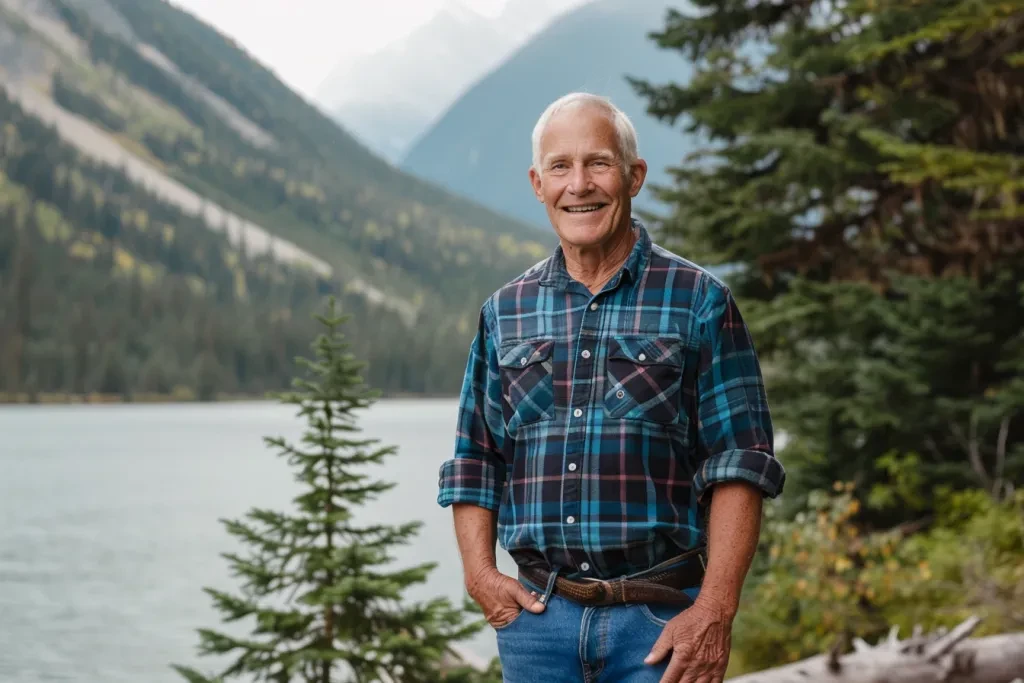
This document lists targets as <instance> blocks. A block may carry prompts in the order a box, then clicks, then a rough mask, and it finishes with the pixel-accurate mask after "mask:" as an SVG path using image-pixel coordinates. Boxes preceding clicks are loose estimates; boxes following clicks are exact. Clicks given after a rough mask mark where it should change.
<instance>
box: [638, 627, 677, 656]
mask: <svg viewBox="0 0 1024 683" xmlns="http://www.w3.org/2000/svg"><path fill="white" fill-rule="evenodd" d="M671 650H672V640H671V639H670V638H669V637H668V636H667V635H666V631H662V632H661V635H660V636H659V637H658V640H656V641H655V643H654V647H652V648H651V651H650V653H648V655H647V657H646V658H645V659H644V664H657V663H658V662H660V661H661V660H662V659H664V658H665V655H667V654H668V653H669V651H671Z"/></svg>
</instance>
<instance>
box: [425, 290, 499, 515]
mask: <svg viewBox="0 0 1024 683" xmlns="http://www.w3.org/2000/svg"><path fill="white" fill-rule="evenodd" d="M492 330H493V319H492V315H491V309H490V301H488V303H487V304H485V305H484V306H483V308H481V310H480V319H479V323H478V325H477V331H476V336H475V337H474V339H473V343H472V344H471V345H470V349H469V359H468V360H467V362H466V374H465V376H464V378H463V382H462V393H461V395H460V397H459V412H458V422H457V424H456V433H455V454H454V456H453V457H452V458H450V459H449V460H446V461H445V462H444V463H443V464H442V465H441V470H440V478H439V481H438V487H439V491H438V495H437V502H438V504H439V505H440V506H441V507H447V506H449V505H452V504H453V503H471V504H473V505H478V506H480V507H483V508H487V509H489V510H497V509H498V508H499V506H500V505H501V498H502V493H503V490H504V486H505V460H504V457H503V456H502V451H501V449H502V444H503V443H504V438H505V424H504V421H503V420H502V417H501V382H500V378H499V375H498V356H497V350H496V349H495V346H494V341H493V337H492Z"/></svg>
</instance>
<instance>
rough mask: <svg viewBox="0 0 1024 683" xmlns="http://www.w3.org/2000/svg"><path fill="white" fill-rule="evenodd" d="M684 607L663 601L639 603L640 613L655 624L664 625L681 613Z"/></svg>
mask: <svg viewBox="0 0 1024 683" xmlns="http://www.w3.org/2000/svg"><path fill="white" fill-rule="evenodd" d="M685 609H686V607H685V606H682V605H669V604H664V603H654V602H652V603H641V604H640V613H641V614H643V615H644V617H646V618H647V621H649V622H651V623H652V624H654V625H655V626H658V627H662V628H663V627H664V626H665V624H667V623H668V622H670V621H672V620H673V619H674V618H676V617H677V616H679V615H680V614H682V613H683V611H684V610H685Z"/></svg>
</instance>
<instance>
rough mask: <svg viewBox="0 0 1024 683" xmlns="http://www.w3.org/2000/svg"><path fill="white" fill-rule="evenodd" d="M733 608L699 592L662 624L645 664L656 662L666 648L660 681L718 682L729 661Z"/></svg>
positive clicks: (669, 682) (723, 674)
mask: <svg viewBox="0 0 1024 683" xmlns="http://www.w3.org/2000/svg"><path fill="white" fill-rule="evenodd" d="M733 616H734V611H733V610H729V609H727V608H726V607H725V605H724V604H722V603H721V602H717V601H715V600H713V599H710V598H708V599H704V596H699V597H698V598H697V600H696V602H694V604H693V605H691V606H690V607H688V608H687V609H685V610H684V611H683V612H682V613H680V614H679V615H678V616H676V617H675V618H674V619H672V620H671V621H669V622H668V623H667V624H665V628H664V629H662V631H661V636H660V637H659V638H658V640H657V642H655V643H654V647H653V648H651V653H650V654H649V655H647V658H646V659H645V660H644V663H645V664H656V663H658V662H660V661H661V660H662V659H664V658H665V655H667V654H668V653H669V652H671V653H672V659H671V660H669V663H668V669H667V670H666V671H665V675H664V676H662V677H661V683H721V681H722V680H723V679H724V678H725V669H726V667H727V666H728V665H729V651H730V649H731V647H732V620H733Z"/></svg>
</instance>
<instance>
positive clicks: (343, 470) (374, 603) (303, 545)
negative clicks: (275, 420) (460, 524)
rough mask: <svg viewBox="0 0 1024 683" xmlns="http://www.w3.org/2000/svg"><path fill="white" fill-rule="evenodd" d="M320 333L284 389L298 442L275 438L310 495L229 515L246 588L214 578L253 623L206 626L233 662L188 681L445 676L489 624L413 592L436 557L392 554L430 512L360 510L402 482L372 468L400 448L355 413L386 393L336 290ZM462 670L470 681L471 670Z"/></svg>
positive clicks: (231, 611) (205, 638) (238, 616)
mask: <svg viewBox="0 0 1024 683" xmlns="http://www.w3.org/2000/svg"><path fill="white" fill-rule="evenodd" d="M316 319H317V320H318V321H319V322H320V324H321V326H322V331H321V333H320V334H319V335H318V336H317V338H316V340H315V341H314V343H313V345H312V348H313V349H314V351H315V358H313V359H309V358H298V359H297V362H298V364H299V366H300V367H301V368H302V369H303V370H304V371H305V372H304V373H303V376H301V377H297V378H296V379H295V380H294V382H293V390H292V391H289V392H284V393H281V394H280V395H279V396H278V398H279V399H280V401H281V402H282V403H284V404H286V405H291V406H294V407H295V408H296V410H297V414H298V415H299V416H300V417H302V418H303V419H304V420H305V422H306V431H305V433H304V436H303V438H302V440H301V443H300V444H291V443H288V442H286V441H285V440H284V439H283V438H280V437H267V438H266V443H267V445H268V446H271V447H274V448H275V449H277V450H278V451H279V453H280V455H281V456H282V457H284V458H286V459H287V461H288V464H289V466H290V467H292V468H293V470H294V473H295V480H296V481H297V482H298V483H299V485H300V487H301V492H300V493H299V494H298V495H297V496H296V497H295V498H294V499H293V501H294V509H292V510H291V511H290V512H278V511H275V510H266V509H253V510H251V511H249V513H248V514H247V515H246V517H245V518H244V519H238V520H225V522H224V524H225V526H226V528H227V531H228V532H229V533H230V534H231V535H232V536H233V537H235V538H236V539H237V541H238V542H239V543H240V544H241V546H242V547H244V548H247V549H248V550H247V551H241V552H231V553H225V555H224V556H225V557H226V558H227V560H228V561H229V563H230V564H231V568H232V571H233V574H234V575H235V576H236V577H238V579H239V580H240V582H241V586H240V587H239V589H238V592H237V593H229V592H226V591H222V590H217V589H213V588H209V589H207V590H206V592H207V593H208V594H209V595H210V596H211V598H213V602H214V606H215V607H216V608H217V609H218V610H219V611H220V612H221V613H222V614H223V615H224V620H225V621H227V622H231V623H242V624H247V625H248V626H249V628H250V629H251V632H250V635H249V636H247V637H242V636H239V635H233V634H229V633H223V632H219V631H215V630H212V629H201V630H200V632H199V633H200V640H201V646H200V652H201V654H203V655H218V656H225V657H229V658H230V659H231V662H230V663H229V664H228V665H227V666H226V667H225V668H224V670H223V671H222V672H221V673H220V674H219V675H218V676H217V677H216V678H209V677H206V676H205V675H203V674H201V673H199V672H198V671H196V670H195V669H190V668H186V667H176V668H177V669H178V671H179V672H180V673H181V674H182V675H183V676H184V677H185V679H186V680H188V681H191V682H192V683H197V682H199V681H213V680H224V679H229V678H234V677H239V676H246V677H247V680H253V679H255V680H258V681H275V682H277V683H284V682H287V681H306V682H309V683H312V682H314V681H318V682H326V681H338V680H350V681H366V682H368V681H406V682H408V683H415V682H416V681H422V682H424V683H425V682H427V681H436V680H438V679H439V678H440V669H441V667H442V664H443V659H444V657H445V655H446V654H447V653H448V650H449V648H450V646H451V645H452V644H453V642H454V641H457V640H461V639H464V638H466V637H468V636H469V635H471V634H472V633H474V632H476V630H478V629H479V628H480V627H481V622H480V621H476V622H472V623H467V622H466V614H465V613H464V612H463V611H462V610H460V609H457V608H454V607H453V606H452V605H451V604H450V603H449V602H448V600H447V599H434V600H430V601H428V602H425V603H410V602H408V601H406V600H404V599H403V595H404V593H405V592H406V591H407V589H409V588H410V587H412V586H414V585H416V584H420V583H423V582H424V580H425V579H426V578H427V576H428V575H429V573H430V571H432V569H433V568H434V565H433V564H429V563H426V564H421V565H418V566H412V567H406V568H400V569H394V568H392V567H391V566H390V565H391V562H392V560H393V558H392V556H391V552H392V551H393V549H394V548H395V547H396V546H398V545H402V544H406V543H409V542H410V541H412V540H413V538H414V537H415V535H416V533H417V532H418V530H419V527H420V526H421V523H420V522H411V523H407V524H402V525H386V524H376V523H367V522H365V521H363V520H361V519H360V514H359V508H360V507H361V506H363V505H364V504H365V503H367V502H368V501H371V500H373V499H376V498H377V497H379V496H380V495H381V494H383V493H385V492H386V491H388V490H389V489H391V488H392V486H393V485H392V484H391V483H388V482H384V481H381V480H377V479H373V478H371V476H370V475H369V474H367V468H368V467H370V466H381V465H383V464H385V463H386V461H387V458H388V457H389V456H391V455H392V454H393V453H394V448H393V447H382V446H379V445H378V442H377V441H376V440H374V439H366V438H362V437H360V436H359V431H360V430H359V427H358V423H357V411H360V410H364V409H366V408H368V407H369V406H371V405H372V403H373V401H374V400H375V398H376V393H375V392H374V391H371V390H370V389H369V388H368V387H367V386H366V385H365V384H364V383H363V380H362V377H361V370H362V364H361V363H360V362H359V361H357V360H356V359H355V358H354V357H353V355H352V354H351V352H350V350H349V348H348V345H347V343H346V342H345V340H344V337H343V335H342V333H341V331H340V328H341V326H342V325H343V323H345V321H346V317H345V316H342V315H340V314H339V313H338V312H337V311H336V306H335V302H334V300H333V299H331V300H330V302H329V305H328V307H327V311H326V313H324V314H317V315H316ZM461 675H462V678H456V679H455V680H469V679H467V677H466V676H467V674H466V672H462V674H461Z"/></svg>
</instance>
